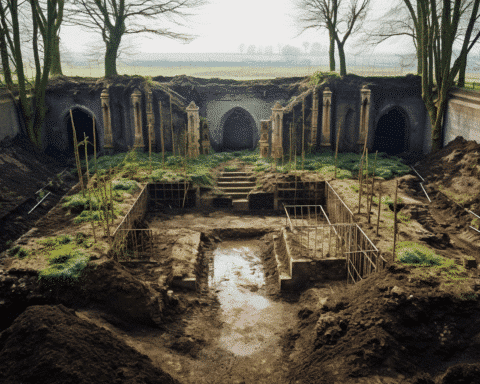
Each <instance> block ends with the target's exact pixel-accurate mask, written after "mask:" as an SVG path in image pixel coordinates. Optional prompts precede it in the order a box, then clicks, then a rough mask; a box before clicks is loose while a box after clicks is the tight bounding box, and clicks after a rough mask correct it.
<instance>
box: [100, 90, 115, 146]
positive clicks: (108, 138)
mask: <svg viewBox="0 0 480 384" xmlns="http://www.w3.org/2000/svg"><path fill="white" fill-rule="evenodd" d="M100 101H101V105H102V112H103V135H104V140H105V144H104V146H103V147H104V148H105V149H107V150H110V149H113V135H112V118H111V115H110V95H109V93H108V89H106V88H105V89H104V90H103V91H102V93H101V95H100Z"/></svg>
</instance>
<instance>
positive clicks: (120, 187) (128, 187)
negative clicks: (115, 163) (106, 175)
mask: <svg viewBox="0 0 480 384" xmlns="http://www.w3.org/2000/svg"><path fill="white" fill-rule="evenodd" d="M112 189H113V190H114V191H127V192H128V193H133V192H135V191H136V190H137V189H138V184H137V182H136V181H134V180H126V179H120V180H114V181H113V182H112Z"/></svg>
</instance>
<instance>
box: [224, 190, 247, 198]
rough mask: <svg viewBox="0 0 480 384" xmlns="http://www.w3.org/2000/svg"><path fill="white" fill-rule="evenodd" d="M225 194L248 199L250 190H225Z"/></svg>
mask: <svg viewBox="0 0 480 384" xmlns="http://www.w3.org/2000/svg"><path fill="white" fill-rule="evenodd" d="M225 196H228V197H231V198H232V199H246V198H247V197H248V192H225Z"/></svg>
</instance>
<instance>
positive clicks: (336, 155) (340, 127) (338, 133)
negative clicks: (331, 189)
mask: <svg viewBox="0 0 480 384" xmlns="http://www.w3.org/2000/svg"><path fill="white" fill-rule="evenodd" d="M341 131H342V125H341V124H340V126H339V128H338V132H337V145H336V146H335V179H336V178H337V158H338V143H339V142H340V132H341Z"/></svg>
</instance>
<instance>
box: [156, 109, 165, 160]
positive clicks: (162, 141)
mask: <svg viewBox="0 0 480 384" xmlns="http://www.w3.org/2000/svg"><path fill="white" fill-rule="evenodd" d="M158 108H159V111H160V112H159V113H160V142H161V145H162V165H163V164H165V139H164V136H163V108H162V101H161V100H160V101H159V102H158Z"/></svg>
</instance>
